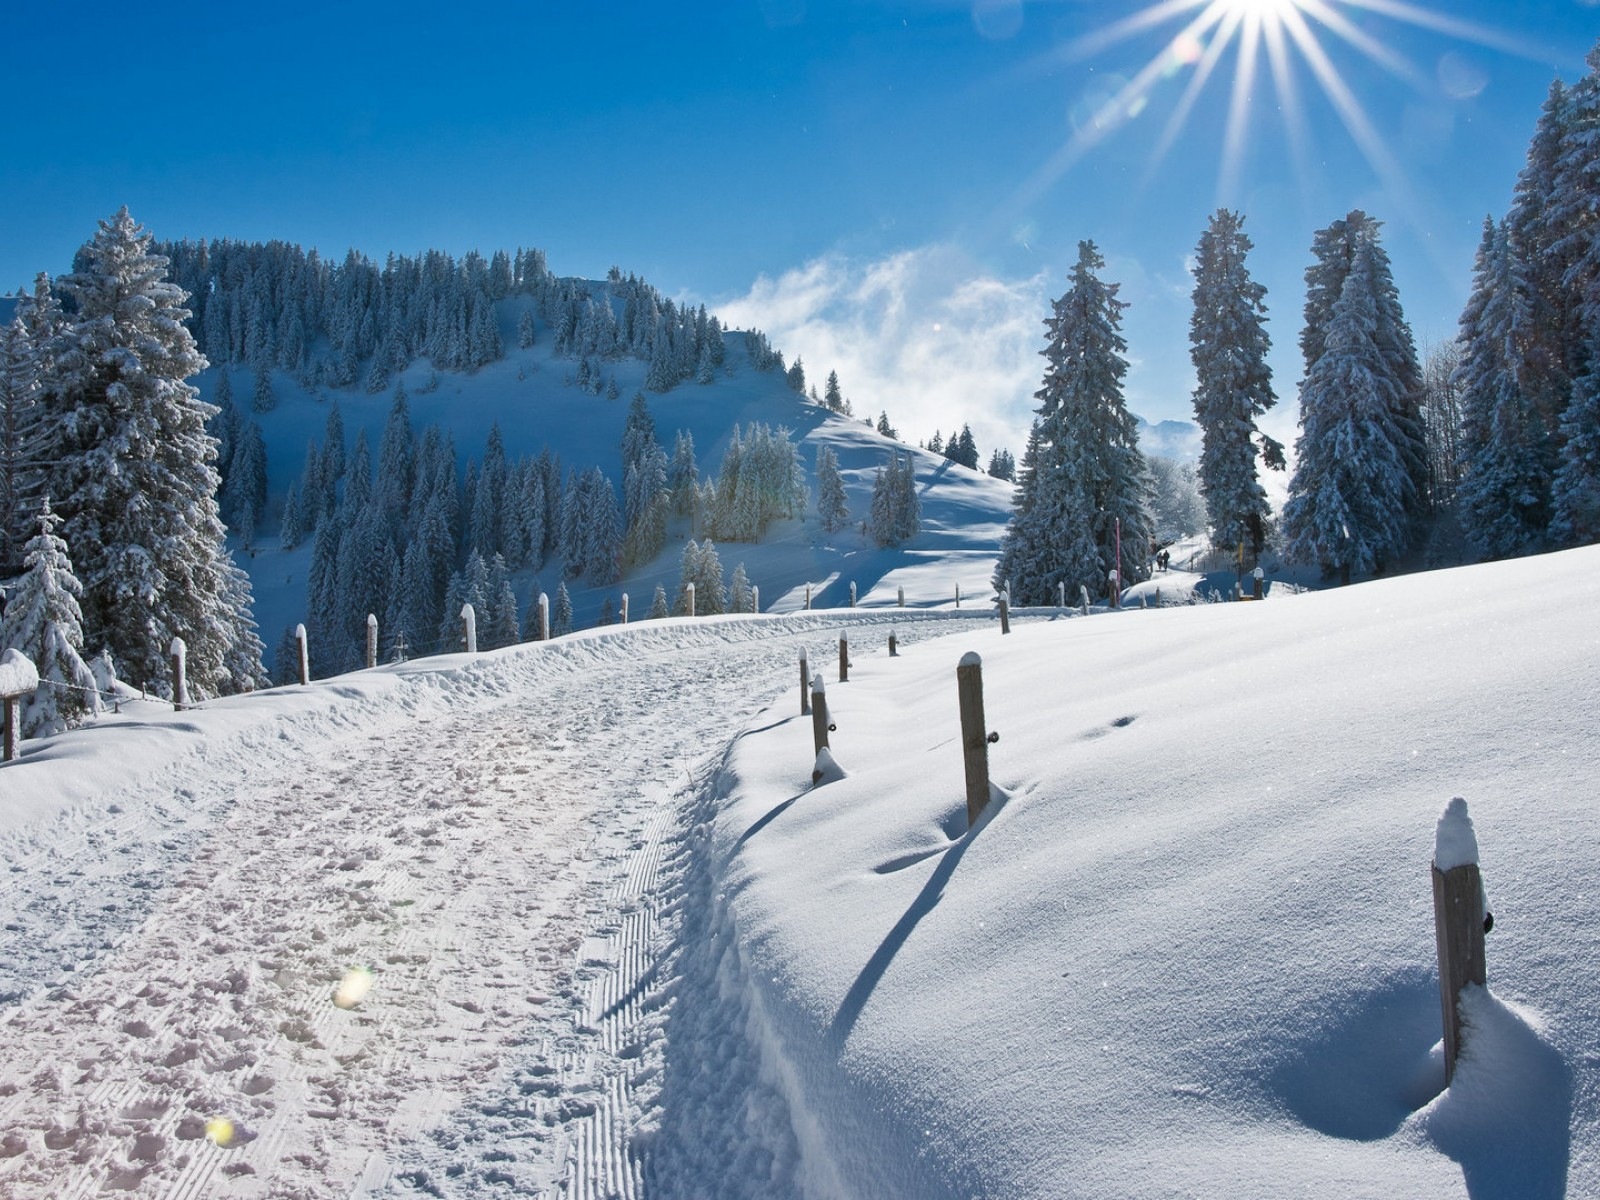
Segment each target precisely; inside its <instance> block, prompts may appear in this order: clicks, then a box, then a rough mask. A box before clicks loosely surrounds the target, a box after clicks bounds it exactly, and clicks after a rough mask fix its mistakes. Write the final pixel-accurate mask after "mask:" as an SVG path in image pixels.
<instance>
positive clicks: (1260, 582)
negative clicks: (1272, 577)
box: [1251, 567, 1266, 600]
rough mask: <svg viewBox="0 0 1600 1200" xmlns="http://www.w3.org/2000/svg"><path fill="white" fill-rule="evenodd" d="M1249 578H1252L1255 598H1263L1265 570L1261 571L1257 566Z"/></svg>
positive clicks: (1264, 592) (1264, 594) (1264, 593)
mask: <svg viewBox="0 0 1600 1200" xmlns="http://www.w3.org/2000/svg"><path fill="white" fill-rule="evenodd" d="M1251 578H1252V579H1253V580H1254V585H1255V593H1256V597H1255V598H1256V599H1257V600H1261V599H1264V598H1265V596H1266V578H1265V572H1263V571H1262V570H1261V568H1260V567H1257V568H1256V569H1255V572H1254V573H1253V574H1252V576H1251Z"/></svg>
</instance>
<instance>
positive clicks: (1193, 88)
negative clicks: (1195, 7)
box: [1146, 4, 1242, 182]
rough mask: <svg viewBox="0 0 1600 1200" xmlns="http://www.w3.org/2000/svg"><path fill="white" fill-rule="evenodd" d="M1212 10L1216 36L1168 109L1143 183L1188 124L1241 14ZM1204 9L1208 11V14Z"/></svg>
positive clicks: (1222, 9) (1218, 7)
mask: <svg viewBox="0 0 1600 1200" xmlns="http://www.w3.org/2000/svg"><path fill="white" fill-rule="evenodd" d="M1211 10H1214V11H1215V12H1216V14H1217V16H1218V17H1219V19H1220V21H1221V24H1220V25H1219V26H1218V29H1217V32H1216V34H1215V35H1214V36H1213V37H1212V39H1211V42H1210V44H1209V45H1207V46H1206V48H1205V51H1204V53H1202V54H1201V56H1200V60H1199V62H1197V63H1196V64H1195V68H1194V74H1192V75H1191V76H1190V77H1189V82H1188V84H1187V85H1185V87H1184V89H1183V95H1182V96H1181V97H1179V99H1178V104H1177V106H1176V107H1175V108H1174V109H1173V110H1172V115H1171V116H1170V117H1168V118H1167V124H1166V126H1165V127H1164V128H1163V129H1162V131H1161V137H1160V139H1159V140H1158V141H1157V142H1156V146H1155V150H1154V151H1153V152H1152V153H1151V156H1150V163H1149V167H1148V168H1147V171H1146V181H1147V182H1148V179H1149V177H1150V176H1151V175H1152V174H1153V173H1154V171H1155V168H1156V167H1157V166H1158V165H1160V163H1161V160H1162V159H1164V158H1165V157H1166V156H1167V153H1168V152H1169V151H1170V150H1171V149H1172V147H1173V145H1174V144H1175V143H1176V142H1177V140H1178V135H1179V134H1181V133H1182V132H1183V127H1184V126H1185V125H1186V124H1187V123H1188V120H1189V115H1190V114H1191V113H1192V112H1193V111H1194V106H1195V104H1196V103H1197V102H1198V101H1199V99H1200V93H1201V92H1202V91H1204V90H1205V86H1206V83H1207V82H1208V81H1209V80H1210V78H1211V75H1212V73H1213V72H1214V71H1215V70H1216V67H1217V64H1218V63H1219V62H1221V61H1222V56H1223V54H1224V52H1225V51H1226V50H1227V49H1228V44H1229V42H1231V41H1232V39H1233V33H1234V30H1235V29H1236V28H1237V26H1238V24H1239V22H1240V20H1241V19H1242V17H1241V15H1240V14H1239V13H1238V12H1228V11H1226V10H1225V8H1224V6H1223V5H1221V4H1213V5H1212V6H1211ZM1211 10H1208V11H1211Z"/></svg>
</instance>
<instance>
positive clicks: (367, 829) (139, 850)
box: [0, 613, 977, 1200]
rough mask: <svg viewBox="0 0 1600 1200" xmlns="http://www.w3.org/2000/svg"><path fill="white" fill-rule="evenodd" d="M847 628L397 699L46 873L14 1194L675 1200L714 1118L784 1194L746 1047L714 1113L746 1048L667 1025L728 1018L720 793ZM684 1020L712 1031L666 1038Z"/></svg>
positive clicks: (143, 802) (735, 633)
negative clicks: (728, 762) (800, 656)
mask: <svg viewBox="0 0 1600 1200" xmlns="http://www.w3.org/2000/svg"><path fill="white" fill-rule="evenodd" d="M895 615H898V616H899V618H900V620H899V623H900V624H901V625H902V626H905V625H906V624H907V621H908V618H907V616H906V614H903V613H901V614H889V613H882V614H877V615H874V614H868V613H858V614H851V617H852V618H853V619H855V620H857V621H861V622H865V623H873V622H878V621H888V620H889V619H891V617H892V616H895ZM962 615H963V616H965V617H967V619H968V620H970V619H971V618H972V617H975V616H977V614H962ZM955 624H956V620H955V619H950V620H937V619H935V620H926V621H924V622H919V624H918V627H917V628H918V632H917V633H914V634H912V637H917V636H928V635H931V634H932V633H934V632H938V631H948V629H950V628H953V627H955ZM807 627H809V628H810V629H813V630H815V632H814V633H811V634H810V635H809V636H808V637H807V636H805V635H802V634H800V633H799V632H798V631H799V630H800V629H803V628H807ZM834 629H835V625H834V624H831V623H830V622H829V620H828V618H827V617H826V616H825V615H824V614H816V615H815V616H810V615H808V616H806V617H802V618H799V619H798V620H790V621H788V622H771V621H767V622H762V621H754V622H752V621H726V622H716V621H712V622H702V623H699V624H698V625H697V627H696V628H695V630H694V632H693V634H692V635H690V636H689V637H687V638H686V637H685V636H684V634H685V631H684V630H683V629H682V628H679V629H678V630H676V631H672V630H669V629H667V628H660V629H646V628H640V629H639V630H637V631H633V630H630V631H628V632H627V633H625V634H623V635H621V636H614V637H610V638H594V639H591V640H590V641H589V642H588V643H586V644H585V643H581V642H580V643H579V644H577V645H576V646H573V647H572V648H570V649H568V650H566V651H563V652H559V653H551V652H550V651H553V650H555V649H556V647H555V646H552V647H548V648H533V649H530V650H522V651H516V652H506V653H503V654H501V655H498V656H490V658H489V659H487V660H482V661H480V663H479V664H475V666H474V668H470V669H477V670H478V671H479V673H480V674H481V676H482V678H481V679H479V680H478V681H477V686H476V687H474V688H464V689H461V690H460V691H459V693H453V694H451V695H450V696H449V698H448V699H449V702H448V703H446V702H441V701H440V700H439V699H438V698H435V699H434V701H433V702H432V703H428V704H420V705H419V704H410V705H407V704H400V703H394V702H390V703H387V704H384V703H376V704H373V705H371V706H369V707H370V709H371V711H370V712H369V713H368V714H367V716H368V717H369V718H370V719H369V720H367V721H365V722H364V725H365V728H364V729H363V730H362V731H360V732H356V733H348V732H347V733H345V734H344V735H343V736H342V737H340V738H338V739H337V740H335V741H331V742H325V743H323V744H310V745H305V746H300V747H291V746H290V744H289V743H288V742H285V741H283V740H281V739H274V738H271V737H266V738H256V739H254V740H253V741H250V742H248V746H249V747H250V748H249V749H246V750H242V751H241V753H240V756H239V757H238V759H237V760H236V761H234V762H233V763H231V764H229V763H226V762H209V763H204V764H191V766H193V767H195V768H196V770H195V771H193V772H192V773H190V774H187V775H184V776H183V778H184V783H183V786H181V787H174V786H173V783H172V781H171V779H169V778H167V777H165V776H163V777H161V778H159V779H157V780H155V781H154V782H146V783H144V784H142V785H140V786H139V787H135V788H134V789H133V790H131V791H129V792H127V793H126V794H119V795H117V796H115V797H111V798H106V797H102V798H101V799H100V802H99V805H98V807H97V806H96V805H94V804H90V805H86V806H84V808H83V810H82V812H83V814H85V815H82V816H81V819H75V820H69V821H61V822H57V823H55V824H54V825H53V826H51V827H50V828H49V830H48V832H47V833H44V834H38V835H35V836H34V839H33V840H32V841H30V842H27V843H22V844H19V851H18V852H17V853H13V854H12V855H10V859H11V864H12V865H11V870H10V873H9V875H8V877H7V878H5V879H4V880H3V881H0V924H3V926H4V929H5V931H6V937H5V940H4V942H3V943H0V945H3V950H0V997H4V998H5V1007H4V1008H0V1063H4V1064H6V1066H5V1067H4V1068H0V1128H3V1129H5V1130H6V1131H7V1132H6V1133H5V1135H4V1139H3V1141H0V1193H3V1194H4V1195H6V1196H7V1197H16V1198H17V1200H23V1198H29V1197H41V1198H43V1197H52V1198H57V1197H59V1198H62V1200H66V1198H70V1197H79V1196H87V1195H96V1194H100V1193H101V1192H102V1191H105V1190H116V1191H122V1192H127V1193H132V1194H135V1195H144V1196H168V1197H205V1196H273V1197H300V1198H306V1197H323V1196H328V1197H334V1196H350V1195H357V1196H366V1195H389V1194H396V1195H408V1194H410V1195H415V1194H423V1195H446V1196H452V1195H467V1196H478V1195H493V1194H507V1195H509V1194H517V1195H555V1194H558V1193H559V1194H564V1195H567V1196H572V1197H582V1196H611V1195H618V1196H633V1195H639V1194H644V1193H645V1192H646V1191H648V1192H649V1193H651V1194H656V1195H669V1194H675V1193H677V1192H678V1191H679V1189H678V1187H677V1186H675V1185H674V1183H673V1180H674V1178H675V1177H677V1176H676V1175H675V1172H678V1171H680V1169H681V1170H689V1169H692V1168H691V1167H689V1166H685V1164H686V1163H691V1162H693V1160H696V1159H698V1158H699V1157H700V1156H699V1154H698V1152H686V1151H685V1150H684V1148H683V1147H682V1146H680V1145H677V1144H676V1143H677V1141H678V1140H679V1139H677V1138H676V1137H675V1134H674V1130H675V1129H678V1128H683V1127H684V1124H683V1123H684V1122H685V1121H686V1119H687V1116H688V1114H689V1113H690V1112H691V1111H693V1112H697V1120H698V1122H699V1124H700V1125H701V1126H702V1128H704V1127H705V1125H706V1119H708V1118H709V1117H710V1116H714V1117H715V1119H722V1118H726V1119H727V1120H732V1121H735V1122H736V1123H737V1122H739V1121H745V1120H748V1119H750V1114H751V1113H756V1114H763V1115H764V1116H765V1117H767V1118H773V1120H771V1121H770V1122H769V1123H770V1125H771V1127H770V1128H767V1129H765V1130H747V1131H745V1132H744V1133H743V1134H741V1136H740V1139H739V1140H740V1141H741V1142H744V1143H746V1144H747V1145H748V1146H749V1147H751V1148H753V1150H754V1152H757V1153H759V1154H761V1155H763V1156H765V1157H764V1163H765V1166H766V1167H767V1168H769V1169H768V1170H767V1174H768V1176H769V1177H770V1178H772V1179H773V1180H774V1183H773V1189H774V1192H775V1194H783V1192H784V1184H783V1182H782V1180H783V1175H784V1173H783V1172H782V1171H776V1172H775V1171H773V1170H772V1169H770V1168H771V1167H772V1164H773V1161H774V1160H775V1159H781V1158H783V1157H784V1156H785V1154H786V1150H785V1145H786V1142H785V1139H786V1137H787V1136H788V1135H787V1134H786V1131H785V1122H784V1121H783V1120H782V1119H781V1102H778V1101H776V1099H775V1098H773V1097H766V1098H765V1099H764V1100H763V1101H762V1102H759V1103H753V1102H751V1099H750V1096H749V1095H748V1094H747V1093H749V1091H750V1090H751V1089H754V1088H759V1087H760V1086H761V1085H760V1083H759V1081H758V1079H757V1078H756V1076H757V1075H758V1074H759V1072H758V1071H757V1069H756V1064H754V1063H752V1062H751V1061H750V1060H751V1056H750V1054H749V1053H748V1051H747V1050H745V1049H742V1048H739V1047H736V1046H728V1045H725V1044H724V1045H723V1048H722V1051H721V1052H722V1054H723V1055H724V1057H725V1059H727V1060H728V1061H726V1062H725V1063H724V1067H725V1069H724V1070H723V1071H721V1072H719V1082H718V1083H717V1084H716V1085H715V1087H714V1088H713V1089H712V1093H708V1092H707V1091H706V1090H705V1089H704V1088H699V1089H695V1088H689V1089H686V1090H685V1089H682V1088H680V1087H678V1085H677V1082H676V1081H677V1080H678V1079H680V1078H681V1076H680V1075H676V1074H675V1073H674V1071H675V1068H674V1067H673V1064H671V1063H668V1062H667V1053H668V1042H669V1040H671V1041H672V1042H673V1043H674V1044H673V1046H672V1052H673V1054H674V1055H678V1056H681V1055H684V1054H690V1055H694V1054H699V1053H702V1052H705V1051H708V1050H710V1048H712V1047H714V1046H716V1045H717V1044H718V1043H726V1042H727V1030H726V1027H725V1026H723V1025H722V1024H721V1018H720V1017H718V1018H717V1019H716V1020H712V1019H711V1016H710V1014H709V1013H702V1014H701V1015H696V1014H695V1013H693V1012H688V1011H683V1012H680V1013H678V1014H677V1015H676V1016H674V1014H673V1013H672V1009H673V1006H674V997H676V996H678V993H679V992H680V990H681V989H682V988H686V987H687V988H693V989H697V990H699V991H701V992H704V993H708V994H706V995H701V996H697V997H690V998H689V1002H688V1004H686V1005H680V1006H679V1007H680V1008H687V1007H689V1005H692V1004H695V1003H700V1002H703V1003H704V1005H707V1006H710V1007H711V1008H715V1007H716V1006H717V1005H719V1004H721V1005H726V1004H727V1003H728V1002H729V997H728V995H727V994H726V991H727V989H726V987H725V986H724V987H720V988H719V984H725V983H726V979H725V978H722V976H725V974H726V971H727V970H728V969H729V968H728V966H727V964H723V963H720V962H719V961H718V960H717V959H716V956H715V951H716V945H717V940H716V938H715V937H713V936H711V931H708V930H707V929H706V928H705V927H704V925H705V923H706V922H707V921H709V920H711V917H710V915H709V909H710V907H711V906H709V905H708V904H706V903H705V899H706V898H705V896H704V895H703V894H701V893H703V890H704V889H703V888H702V889H701V892H700V893H697V892H696V890H695V889H696V886H697V885H696V882H695V880H696V878H698V876H697V875H696V864H695V861H694V855H695V850H696V828H697V823H698V822H699V821H700V820H701V819H702V818H701V816H700V815H699V814H697V811H696V800H697V797H698V796H699V794H700V792H701V791H702V790H703V789H702V788H701V786H700V784H701V783H702V782H703V779H701V780H697V779H696V774H695V772H696V768H697V767H698V768H699V769H700V770H701V772H702V774H703V773H704V772H705V771H709V770H712V769H714V763H715V760H716V758H717V757H718V755H719V753H720V751H721V750H722V748H723V746H724V745H725V744H726V742H727V739H728V738H729V736H730V735H731V734H732V732H733V731H735V730H737V729H738V728H740V727H741V726H742V725H743V724H745V723H746V722H747V721H748V719H749V718H750V716H752V715H753V714H754V713H756V712H758V711H759V710H761V709H762V708H763V707H765V706H766V705H767V704H769V703H770V702H772V701H773V700H774V699H775V698H776V697H778V696H779V695H780V694H783V693H785V692H788V693H790V694H791V695H792V693H793V690H794V686H795V666H794V662H795V659H794V652H795V647H796V646H797V645H798V644H801V643H802V642H803V641H804V642H809V643H810V645H811V652H812V654H813V656H814V658H816V659H817V660H818V661H819V662H821V661H822V654H823V653H824V652H825V651H826V649H827V648H829V647H830V646H831V644H832V639H834V638H836V636H837V634H836V633H835V632H834ZM825 630H826V632H824V631H825ZM870 636H871V637H872V639H873V641H874V643H876V642H877V641H878V640H881V636H882V631H881V630H879V631H877V632H875V633H873V634H871V635H870ZM901 636H902V640H905V639H906V636H907V631H906V630H904V629H902V634H901ZM685 642H688V643H689V644H684V643H685ZM417 678H418V679H425V678H426V676H424V675H422V674H420V673H419V674H418V676H417ZM417 686H418V687H421V686H422V685H421V684H420V683H419V684H418V685H417ZM24 850H25V852H23V851H24ZM508 934H509V935H508ZM686 975H687V979H686V978H685V976H686ZM341 982H343V983H344V985H345V987H346V989H347V991H346V994H344V995H336V991H337V989H339V988H340V985H341ZM368 984H370V992H369V993H367V994H366V995H365V996H364V997H363V998H359V999H358V1000H357V1002H354V1003H351V1000H352V994H351V993H350V992H349V990H348V989H352V988H353V989H354V992H355V993H359V992H360V990H361V988H363V987H365V986H367V985H368ZM719 991H720V992H721V993H722V995H721V996H720V998H719V996H718V994H717V993H719ZM680 998H681V997H680ZM339 1001H342V1002H343V1003H342V1004H341V1003H340V1002H339ZM735 1002H736V998H735ZM722 1015H724V1016H725V1015H726V1014H722ZM671 1019H678V1020H683V1021H687V1022H688V1028H686V1029H684V1030H683V1031H681V1032H679V1033H674V1034H673V1036H672V1038H671V1039H669V1038H668V1036H667V1033H666V1029H665V1025H666V1022H667V1021H668V1020H671ZM696 1027H701V1028H703V1031H704V1033H705V1035H706V1037H705V1039H704V1040H703V1041H702V1040H701V1039H697V1038H694V1037H692V1036H690V1035H689V1033H688V1029H691V1028H696ZM690 1043H698V1044H697V1045H691V1044H690ZM667 1090H671V1091H672V1093H673V1096H674V1097H679V1098H681V1099H671V1098H667V1097H665V1096H664V1092H665V1091H667ZM713 1093H714V1094H713ZM768 1101H770V1102H768ZM669 1110H671V1111H669ZM712 1110H715V1114H712ZM729 1113H732V1114H733V1115H732V1116H728V1114H729ZM715 1119H711V1124H713V1125H714V1124H715ZM208 1122H210V1125H209V1128H208ZM223 1122H225V1124H224V1123H223ZM686 1153H687V1154H688V1158H687V1159H686V1157H685V1155H686ZM728 1165H729V1166H730V1167H732V1166H734V1165H735V1164H733V1163H728ZM647 1175H648V1176H649V1178H650V1179H651V1180H652V1181H653V1183H654V1186H652V1187H649V1188H645V1187H644V1186H643V1182H644V1180H645V1179H646V1177H647ZM744 1178H745V1179H746V1180H748V1178H749V1176H744ZM708 1182H709V1181H707V1180H705V1179H704V1177H701V1180H700V1183H701V1184H702V1185H704V1184H707V1183H708ZM683 1194H688V1193H683Z"/></svg>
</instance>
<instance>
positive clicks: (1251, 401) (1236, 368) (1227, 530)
mask: <svg viewBox="0 0 1600 1200" xmlns="http://www.w3.org/2000/svg"><path fill="white" fill-rule="evenodd" d="M1251 246H1252V243H1251V241H1250V238H1249V237H1248V236H1247V235H1246V234H1245V232H1244V218H1243V217H1242V216H1241V215H1240V214H1238V213H1235V212H1231V211H1230V210H1228V209H1226V208H1220V209H1218V210H1217V211H1216V212H1215V213H1214V214H1213V215H1212V217H1211V222H1210V224H1209V225H1208V226H1207V228H1206V231H1205V233H1203V234H1201V236H1200V244H1199V245H1198V246H1197V247H1196V248H1195V266H1194V292H1193V301H1194V309H1193V312H1192V314H1191V316H1190V318H1189V358H1190V361H1191V362H1193V363H1194V369H1195V380H1196V383H1195V390H1194V415H1195V422H1196V423H1197V424H1198V425H1199V426H1200V434H1201V448H1200V470H1199V483H1200V493H1201V495H1202V496H1204V497H1205V503H1206V517H1207V519H1208V521H1209V522H1210V526H1211V543H1212V545H1213V546H1216V547H1218V548H1221V549H1229V550H1231V549H1232V548H1233V547H1234V546H1236V545H1239V544H1241V543H1242V544H1243V545H1244V546H1245V547H1246V548H1247V549H1248V551H1249V553H1250V555H1251V557H1253V558H1259V557H1260V555H1261V551H1262V549H1263V547H1264V546H1265V545H1266V540H1267V524H1268V520H1269V518H1270V514H1271V505H1270V504H1269V503H1268V502H1267V493H1266V489H1265V488H1263V487H1262V486H1261V481H1260V479H1259V478H1258V477H1257V464H1258V461H1259V462H1260V463H1261V464H1263V465H1265V466H1266V467H1268V468H1270V469H1274V470H1282V469H1283V467H1284V458H1283V447H1282V446H1281V445H1279V444H1278V443H1277V442H1276V441H1274V440H1273V439H1272V438H1270V437H1268V436H1266V435H1265V434H1263V433H1262V432H1261V431H1260V430H1259V429H1258V428H1257V427H1256V418H1258V417H1260V416H1261V415H1262V414H1264V413H1265V412H1266V411H1267V410H1268V409H1270V408H1271V407H1272V406H1273V405H1274V404H1275V403H1276V402H1277V396H1276V395H1274V393H1273V391H1272V369H1271V368H1270V367H1269V366H1267V351H1268V350H1269V349H1270V348H1271V340H1270V339H1269V338H1268V337H1267V330H1266V319H1267V309H1266V304H1265V296H1266V291H1267V290H1266V288H1264V287H1263V286H1262V285H1261V284H1259V283H1257V282H1256V281H1255V280H1254V279H1252V278H1251V276H1250V271H1249V268H1248V266H1247V265H1246V263H1245V258H1246V256H1247V255H1248V254H1249V252H1250V249H1251Z"/></svg>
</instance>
